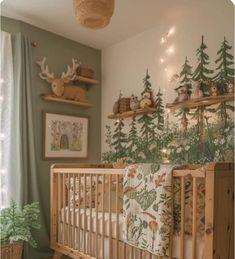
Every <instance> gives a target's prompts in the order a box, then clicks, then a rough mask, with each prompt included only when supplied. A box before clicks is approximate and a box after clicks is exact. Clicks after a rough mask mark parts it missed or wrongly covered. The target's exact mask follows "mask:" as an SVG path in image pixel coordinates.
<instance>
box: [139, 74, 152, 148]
mask: <svg viewBox="0 0 235 259" xmlns="http://www.w3.org/2000/svg"><path fill="white" fill-rule="evenodd" d="M149 80H150V76H149V74H148V70H147V72H146V76H145V78H144V79H143V83H144V90H143V92H142V93H141V95H142V96H143V95H144V93H146V92H149V93H151V96H152V88H151V83H150V81H149ZM138 123H139V124H140V125H141V128H140V136H141V138H142V139H144V140H145V142H144V146H145V147H144V149H145V152H147V153H148V152H149V150H148V146H149V145H151V143H152V141H153V134H154V132H153V126H154V125H153V116H152V114H150V113H144V114H143V115H142V116H141V117H140V118H139V119H138Z"/></svg>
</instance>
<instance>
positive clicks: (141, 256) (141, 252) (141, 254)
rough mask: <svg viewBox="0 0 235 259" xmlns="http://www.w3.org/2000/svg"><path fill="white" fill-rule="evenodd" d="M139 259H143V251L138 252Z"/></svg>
mask: <svg viewBox="0 0 235 259" xmlns="http://www.w3.org/2000/svg"><path fill="white" fill-rule="evenodd" d="M140 259H143V251H142V250H140Z"/></svg>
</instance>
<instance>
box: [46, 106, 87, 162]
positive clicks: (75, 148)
mask: <svg viewBox="0 0 235 259" xmlns="http://www.w3.org/2000/svg"><path fill="white" fill-rule="evenodd" d="M88 128H89V119H88V118H87V117H79V116H75V115H66V114H58V113H51V112H45V111H44V112H43V159H79V158H87V157H88Z"/></svg>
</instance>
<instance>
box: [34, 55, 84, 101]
mask: <svg viewBox="0 0 235 259" xmlns="http://www.w3.org/2000/svg"><path fill="white" fill-rule="evenodd" d="M45 62H46V58H45V57H44V58H43V59H42V61H38V62H37V64H38V65H39V66H40V68H41V72H40V73H39V76H40V77H41V78H42V79H44V80H46V81H47V82H48V83H50V84H51V90H52V92H53V94H54V95H55V96H57V97H62V98H64V99H71V100H75V101H80V102H88V100H87V93H86V91H85V90H84V89H83V88H81V87H79V86H69V85H65V84H66V83H69V82H71V81H75V80H76V78H77V68H78V67H79V66H80V63H77V60H76V59H72V67H70V66H69V65H68V67H67V72H66V73H65V72H63V73H62V75H61V78H55V76H54V73H50V72H49V68H48V66H45Z"/></svg>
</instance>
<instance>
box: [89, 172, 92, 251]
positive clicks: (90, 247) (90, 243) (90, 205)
mask: <svg viewBox="0 0 235 259" xmlns="http://www.w3.org/2000/svg"><path fill="white" fill-rule="evenodd" d="M89 184H90V200H89V201H90V204H89V207H90V222H89V226H90V231H89V254H90V255H92V175H91V174H90V182H89Z"/></svg>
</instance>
